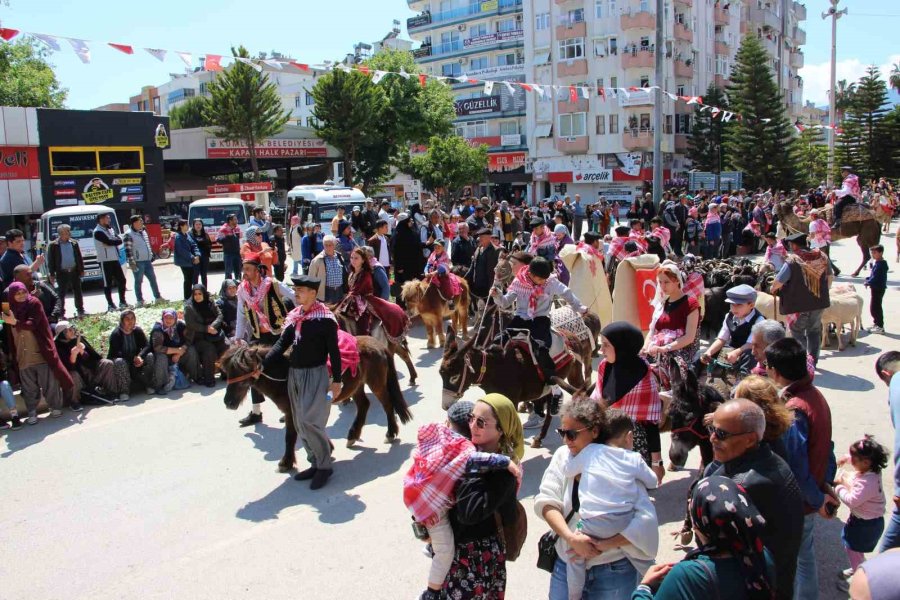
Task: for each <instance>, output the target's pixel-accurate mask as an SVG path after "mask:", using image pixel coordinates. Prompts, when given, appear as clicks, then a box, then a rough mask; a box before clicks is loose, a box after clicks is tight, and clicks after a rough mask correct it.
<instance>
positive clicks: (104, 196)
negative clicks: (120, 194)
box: [81, 177, 115, 204]
mask: <svg viewBox="0 0 900 600" xmlns="http://www.w3.org/2000/svg"><path fill="white" fill-rule="evenodd" d="M114 194H115V192H113V190H112V189H110V187H109V185H107V183H106V182H105V181H103V178H101V177H93V178H91V180H90V181H88V182H87V183H86V184H85V186H84V188H83V189H82V192H81V198H82V200H84V202H85V204H102V203H104V202H106V201H107V200H112V197H113V195H114Z"/></svg>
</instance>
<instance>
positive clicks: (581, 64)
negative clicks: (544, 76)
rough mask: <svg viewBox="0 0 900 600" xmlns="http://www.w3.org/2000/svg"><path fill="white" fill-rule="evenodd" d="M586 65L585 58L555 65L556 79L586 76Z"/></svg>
mask: <svg viewBox="0 0 900 600" xmlns="http://www.w3.org/2000/svg"><path fill="white" fill-rule="evenodd" d="M587 73H588V63H587V59H585V58H573V59H571V60H564V61H560V62H558V63H556V76H557V77H575V76H579V75H587Z"/></svg>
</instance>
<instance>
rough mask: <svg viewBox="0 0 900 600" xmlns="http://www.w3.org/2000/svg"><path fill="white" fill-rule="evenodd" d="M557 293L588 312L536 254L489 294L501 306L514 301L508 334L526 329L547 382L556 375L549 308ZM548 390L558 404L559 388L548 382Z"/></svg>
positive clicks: (577, 308) (569, 302) (574, 306)
mask: <svg viewBox="0 0 900 600" xmlns="http://www.w3.org/2000/svg"><path fill="white" fill-rule="evenodd" d="M557 296H560V297H562V298H563V299H564V300H565V301H566V302H567V303H568V304H569V305H570V306H571V307H572V308H573V309H574V310H575V311H576V312H577V313H578V314H581V315H583V314H585V313H586V312H587V311H588V309H587V307H586V306H584V305H583V304H582V303H581V301H580V300H579V299H578V298H577V297H576V296H575V294H574V293H572V290H570V289H569V288H568V287H566V286H565V285H564V284H562V283H561V282H560V281H559V279H557V278H556V275H554V274H553V264H552V263H551V262H550V261H549V260H547V259H546V258H545V257H543V256H536V257H535V258H534V259H533V260H532V261H531V263H530V264H529V265H528V266H527V267H522V268H521V269H519V271H518V273H516V274H515V277H514V278H513V281H512V283H511V284H509V289H508V290H507V292H506V293H505V294H503V293H501V292H500V290H499V289H497V288H496V287H495V288H491V297H492V298H493V299H494V301H495V302H496V303H497V305H498V306H499V307H500V308H509V307H510V306H512V304H513V302H515V304H516V309H515V316H514V317H513V319H512V320H511V321H510V322H509V325H508V326H507V330H506V331H507V334H509V332H510V331H511V330H517V329H526V330H528V332H529V337H530V338H531V346H532V348H533V349H534V351H535V355H536V360H537V363H538V367H539V369H540V372H541V373H542V374H543V377H544V381H546V382H549V381H550V380H551V378H552V377H553V376H554V375H555V374H556V365H555V364H554V362H553V358H552V357H551V356H550V346H551V344H552V342H553V339H552V332H551V322H550V310H551V308H553V300H554V299H555V298H556V297H557ZM550 392H551V394H552V395H553V403H554V404H556V405H558V403H559V401H560V400H561V399H562V390H560V388H559V386H558V385H556V384H555V383H554V384H552V385H550Z"/></svg>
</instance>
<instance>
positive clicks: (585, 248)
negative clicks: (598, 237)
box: [575, 242, 606, 277]
mask: <svg viewBox="0 0 900 600" xmlns="http://www.w3.org/2000/svg"><path fill="white" fill-rule="evenodd" d="M575 249H576V250H577V251H578V252H583V253H584V254H587V257H585V258H587V259H588V261H587V263H588V266H589V267H590V268H591V277H594V276H595V275H597V263H596V262H595V261H593V260H590V257H594V258H596V259H598V260H599V261H600V264H603V261H604V260H605V258H606V257H605V256H603V252H601V251H600V250H597V249H596V248H594V247H593V246H591V245H590V244H585V243H584V242H578V243H577V244H575Z"/></svg>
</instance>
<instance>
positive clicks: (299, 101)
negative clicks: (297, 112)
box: [294, 94, 303, 108]
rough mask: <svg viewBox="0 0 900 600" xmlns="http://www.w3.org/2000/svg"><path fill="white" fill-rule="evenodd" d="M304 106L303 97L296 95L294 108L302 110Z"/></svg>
mask: <svg viewBox="0 0 900 600" xmlns="http://www.w3.org/2000/svg"><path fill="white" fill-rule="evenodd" d="M302 105H303V96H302V95H300V94H294V108H300V107H301V106H302Z"/></svg>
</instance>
